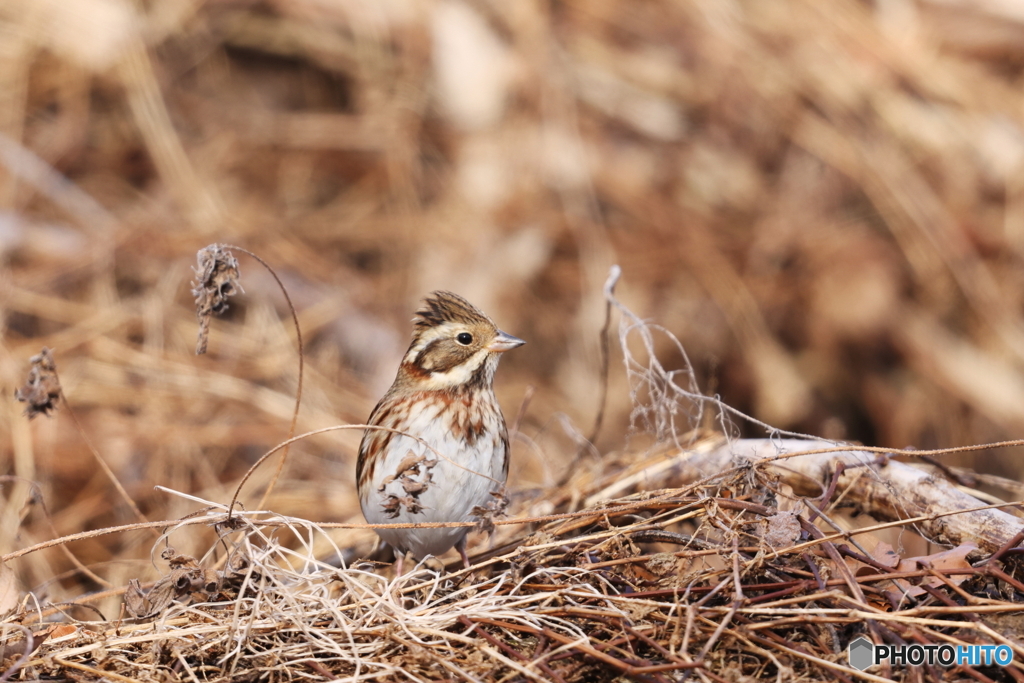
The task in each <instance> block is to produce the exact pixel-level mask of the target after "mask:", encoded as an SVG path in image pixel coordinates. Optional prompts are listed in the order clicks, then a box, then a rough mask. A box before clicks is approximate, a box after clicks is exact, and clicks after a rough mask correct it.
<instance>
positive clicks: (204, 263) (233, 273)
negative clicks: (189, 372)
mask: <svg viewBox="0 0 1024 683" xmlns="http://www.w3.org/2000/svg"><path fill="white" fill-rule="evenodd" d="M196 258H197V260H198V265H197V266H195V267H194V268H193V269H192V270H193V271H194V272H195V274H196V278H197V279H198V282H193V283H192V295H193V296H195V298H196V316H197V317H198V318H199V338H198V339H197V341H196V355H199V354H203V353H206V343H207V339H208V337H209V334H210V318H211V317H212V316H213V315H220V314H222V313H224V311H226V310H228V297H230V296H233V295H235V294H237V293H239V292H241V291H242V285H241V284H240V283H239V277H240V275H239V272H238V259H236V258H235V257H234V255H232V253H231V252H230V251H228V250H227V248H225V247H224V245H221V244H211V245H210V246H208V247H204V248H203V249H200V250H199V252H198V253H197V254H196Z"/></svg>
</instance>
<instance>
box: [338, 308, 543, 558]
mask: <svg viewBox="0 0 1024 683" xmlns="http://www.w3.org/2000/svg"><path fill="white" fill-rule="evenodd" d="M525 343H526V342H524V341H523V340H522V339H517V338H516V337H513V336H512V335H510V334H506V333H505V332H502V331H501V330H499V329H498V328H497V326H495V324H494V323H493V322H492V321H491V319H490V318H488V317H487V316H486V315H484V313H483V312H482V311H480V309H478V308H476V307H475V306H473V305H472V304H471V303H469V302H468V301H466V300H465V299H463V298H462V297H461V296H458V295H457V294H452V293H451V292H434V293H432V294H431V295H430V296H429V297H427V299H426V300H425V302H424V306H423V308H422V309H421V310H420V311H418V312H417V313H416V317H415V318H413V335H412V344H411V345H410V346H409V350H408V351H406V353H405V357H404V358H402V364H401V365H400V366H399V368H398V376H397V377H395V382H394V384H392V385H391V388H390V389H388V392H387V393H386V394H384V397H383V398H382V399H381V400H380V402H379V403H378V404H377V407H376V408H374V409H373V412H372V413H370V418H369V420H368V422H367V424H369V425H374V426H379V427H386V428H388V429H390V430H394V431H386V430H384V429H368V430H366V432H365V433H364V434H363V440H362V443H360V444H359V460H358V462H357V463H356V484H357V486H358V489H359V504H360V506H361V507H362V509H363V516H364V517H366V521H367V522H369V523H370V524H385V523H389V522H468V521H473V520H474V519H476V516H475V515H474V514H473V509H474V508H476V507H478V506H480V507H484V506H487V504H488V503H491V502H493V501H494V500H495V499H496V496H498V495H500V492H501V491H502V490H503V489H504V486H505V480H506V479H507V478H508V458H509V446H508V429H507V427H506V426H505V417H504V416H503V415H502V413H501V407H500V406H499V405H498V401H497V400H496V399H495V397H494V390H493V386H492V385H493V381H494V371H495V370H496V369H497V367H498V360H499V358H500V357H501V354H502V353H504V352H505V351H509V350H510V349H514V348H516V347H519V346H522V345H523V344H525ZM468 532H469V528H468V527H447V528H435V529H429V528H428V529H377V533H378V534H379V535H380V537H381V539H383V540H384V541H385V542H386V543H388V544H389V545H390V546H391V547H392V548H394V550H395V557H396V561H395V571H396V573H397V574H401V573H402V560H403V558H404V556H405V554H406V553H412V554H413V555H414V556H415V557H417V558H420V559H422V558H424V557H426V556H427V555H440V554H441V553H443V552H445V551H446V550H448V549H449V548H451V547H453V546H454V547H455V548H456V549H457V550H458V551H459V555H460V556H461V557H462V563H463V565H464V566H466V567H469V558H468V556H467V555H466V536H467V534H468Z"/></svg>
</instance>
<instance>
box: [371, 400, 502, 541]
mask: <svg viewBox="0 0 1024 683" xmlns="http://www.w3.org/2000/svg"><path fill="white" fill-rule="evenodd" d="M411 413H412V415H413V416H414V417H413V419H412V422H411V423H410V424H408V425H407V431H408V432H410V433H412V434H417V435H418V436H419V437H420V438H421V439H422V440H423V441H422V442H421V441H418V440H416V439H412V438H410V437H408V436H401V435H396V436H395V437H394V438H393V439H391V442H390V443H389V444H388V447H387V451H386V456H385V458H384V461H383V462H381V463H378V464H377V466H376V467H375V468H374V472H373V478H372V480H371V484H372V485H371V486H369V487H368V488H367V490H365V491H364V492H363V495H362V496H361V497H360V504H361V506H362V509H363V514H364V515H365V517H366V521H367V522H369V523H371V524H388V523H421V522H467V521H474V520H475V519H476V516H475V515H473V514H472V511H473V508H474V507H477V506H486V505H487V504H488V503H491V502H492V501H494V500H495V498H494V496H492V495H491V492H492V491H495V492H497V491H500V490H501V489H502V488H503V487H504V485H505V481H504V476H505V475H504V460H505V457H506V453H505V445H504V443H503V441H502V439H501V437H500V435H499V434H498V433H496V432H494V433H491V432H486V433H484V434H482V435H481V436H480V437H479V438H478V439H477V440H476V441H475V442H474V443H473V444H472V445H469V444H467V443H466V441H464V440H463V439H462V438H461V437H457V436H455V435H453V434H452V433H451V432H450V431H448V430H447V429H446V428H444V426H443V425H444V424H445V423H446V421H445V420H442V419H438V416H437V413H438V409H437V408H436V407H432V406H429V405H420V406H417V409H416V410H413V411H411ZM423 442H426V444H429V445H430V446H431V447H432V448H427V447H426V445H425V444H424V443H423ZM468 532H469V528H468V527H448V528H438V529H378V530H377V533H378V534H380V537H381V538H382V539H384V541H385V542H387V543H388V544H390V545H391V546H393V547H394V548H396V549H397V550H399V551H406V550H408V551H411V552H412V553H413V555H415V556H416V557H418V558H423V557H425V556H427V555H440V554H441V553H443V552H445V551H446V550H448V549H449V548H451V547H452V546H453V545H455V544H456V543H457V542H458V541H459V540H460V539H462V538H463V537H464V536H465V535H466V534H467V533H468Z"/></svg>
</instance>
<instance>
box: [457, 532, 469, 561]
mask: <svg viewBox="0 0 1024 683" xmlns="http://www.w3.org/2000/svg"><path fill="white" fill-rule="evenodd" d="M467 536H469V534H466V536H463V537H462V538H460V539H459V542H458V543H456V544H455V549H456V550H458V551H459V557H461V558H462V566H463V567H465V568H466V569H469V555H467V554H466V537H467Z"/></svg>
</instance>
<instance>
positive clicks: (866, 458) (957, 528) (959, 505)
mask: <svg viewBox="0 0 1024 683" xmlns="http://www.w3.org/2000/svg"><path fill="white" fill-rule="evenodd" d="M832 447H834V446H833V444H829V443H826V442H823V441H799V440H795V439H786V440H781V441H768V440H765V439H743V440H739V441H734V442H733V443H731V444H724V445H722V446H720V447H719V448H717V449H715V450H714V451H712V453H711V455H712V457H718V458H720V459H721V460H722V461H723V463H728V462H735V460H736V459H747V460H749V461H752V462H758V461H764V460H770V459H771V458H772V457H774V456H777V455H778V454H779V453H783V452H784V453H798V452H801V451H810V450H820V449H824V448H832ZM840 462H842V463H844V464H845V465H846V466H847V468H848V469H847V470H846V471H845V472H844V473H843V474H842V476H841V477H840V479H839V483H838V486H837V487H836V491H837V492H843V491H845V492H846V495H845V497H844V501H845V502H847V503H850V504H853V505H854V506H855V507H856V509H857V510H859V511H860V512H863V513H866V514H869V515H871V516H872V517H874V518H875V519H878V520H880V521H897V520H901V519H908V518H911V517H927V518H928V519H926V520H924V521H921V522H918V523H917V524H916V525H915V528H916V529H917V530H918V531H919V532H920V533H921V534H923V535H924V536H925V537H927V538H929V539H931V540H932V541H935V542H936V543H944V544H949V545H954V546H955V545H960V544H962V543H974V544H976V545H977V546H978V548H980V549H981V550H983V551H986V552H995V551H996V550H998V549H999V548H1000V547H1001V546H1002V545H1003V544H1005V543H1006V542H1007V541H1009V540H1010V539H1011V538H1012V537H1013V536H1014V534H1016V533H1017V532H1018V531H1019V530H1020V528H1021V527H1022V526H1024V520H1021V519H1020V518H1018V517H1015V516H1013V515H1011V514H1009V513H1006V512H1003V511H1002V510H996V509H989V510H977V509H976V508H979V507H982V506H984V505H985V503H984V502H982V501H980V500H978V499H977V498H975V497H973V496H970V495H968V494H966V493H964V492H962V491H960V490H959V489H958V488H956V486H955V485H954V484H953V483H951V482H950V481H949V480H948V479H945V478H943V477H941V476H937V475H935V474H933V473H931V472H928V471H926V470H923V469H920V468H918V467H915V466H913V465H909V464H907V463H903V462H899V461H896V460H891V459H882V460H879V457H878V455H877V454H875V453H867V452H865V451H857V450H850V451H844V452H839V453H819V454H814V455H800V456H796V457H792V458H786V459H784V460H778V461H775V462H773V463H770V464H768V465H767V466H768V468H769V469H770V470H771V471H772V472H774V473H777V474H778V475H779V476H780V477H781V478H782V480H783V481H784V482H786V483H787V484H789V485H790V486H792V487H793V490H794V491H796V492H798V493H801V494H802V495H808V496H816V495H821V494H822V492H823V490H824V487H826V486H828V483H829V481H830V478H831V476H832V472H834V471H835V468H836V465H837V464H838V463H840ZM875 463H878V464H875ZM857 465H865V466H861V467H856V466H857ZM850 468H853V469H850ZM961 511H966V512H961Z"/></svg>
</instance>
